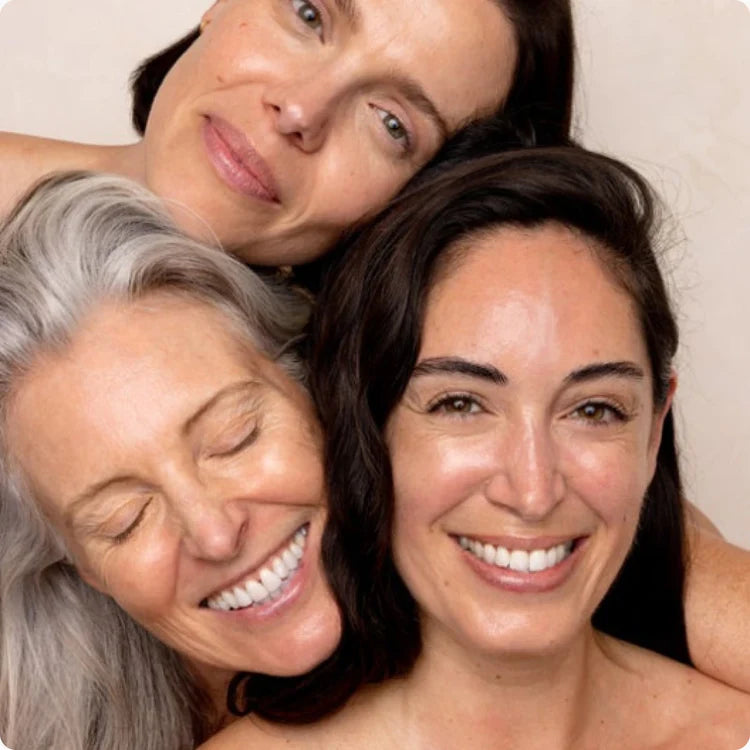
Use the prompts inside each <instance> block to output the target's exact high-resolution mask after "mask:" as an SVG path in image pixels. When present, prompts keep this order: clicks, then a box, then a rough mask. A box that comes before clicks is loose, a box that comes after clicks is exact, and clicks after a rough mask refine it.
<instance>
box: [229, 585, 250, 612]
mask: <svg viewBox="0 0 750 750" xmlns="http://www.w3.org/2000/svg"><path fill="white" fill-rule="evenodd" d="M234 596H235V598H236V599H237V606H238V607H249V606H250V605H251V604H252V603H253V600H252V597H251V596H250V594H248V593H247V591H246V590H245V589H243V588H240V587H239V586H237V588H236V589H235V590H234Z"/></svg>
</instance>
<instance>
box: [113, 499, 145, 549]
mask: <svg viewBox="0 0 750 750" xmlns="http://www.w3.org/2000/svg"><path fill="white" fill-rule="evenodd" d="M149 505H151V501H150V500H149V501H148V502H147V503H146V504H145V505H144V506H143V507H142V508H141V510H140V512H139V513H138V515H137V516H136V517H135V518H134V519H133V523H131V524H130V526H128V528H127V529H125V530H124V531H121V532H120V533H119V534H116V535H115V536H113V537H112V542H113V543H114V544H122V543H123V542H124V541H126V540H127V539H128V538H129V537H130V536H131V535H132V533H133V532H134V531H135V530H136V529H137V528H138V527H139V526H140V525H141V521H142V520H143V516H144V515H145V514H146V508H148V506H149Z"/></svg>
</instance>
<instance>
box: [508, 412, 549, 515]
mask: <svg viewBox="0 0 750 750" xmlns="http://www.w3.org/2000/svg"><path fill="white" fill-rule="evenodd" d="M502 451H503V453H504V454H505V457H504V459H503V460H502V468H501V473H502V474H503V475H504V485H505V486H506V492H504V493H503V495H502V503H503V504H504V505H508V506H512V507H513V508H514V509H515V510H516V512H518V513H519V514H520V515H521V516H523V517H525V518H529V519H534V518H542V517H544V516H545V515H546V514H548V513H549V512H550V510H551V509H552V508H553V507H554V506H555V505H556V504H557V503H558V502H559V501H560V499H561V498H562V494H563V491H564V482H563V478H562V475H561V473H560V469H559V465H558V451H557V448H556V445H555V442H554V438H553V435H552V431H551V429H550V425H549V423H548V420H547V419H546V418H545V417H544V415H542V414H531V413H527V414H523V415H521V416H520V417H519V418H518V423H517V426H516V429H513V430H510V431H509V433H508V434H507V435H506V437H505V439H504V440H503V441H502Z"/></svg>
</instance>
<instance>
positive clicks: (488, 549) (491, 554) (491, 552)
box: [482, 544, 495, 565]
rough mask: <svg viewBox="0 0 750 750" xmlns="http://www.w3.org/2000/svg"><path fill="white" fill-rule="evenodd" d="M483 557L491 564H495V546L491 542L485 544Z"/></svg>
mask: <svg viewBox="0 0 750 750" xmlns="http://www.w3.org/2000/svg"><path fill="white" fill-rule="evenodd" d="M482 559H483V560H484V561H485V562H486V563H489V564H490V565H494V564H495V548H494V547H493V546H492V545H491V544H485V545H484V549H483V550H482Z"/></svg>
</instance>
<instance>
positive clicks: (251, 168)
mask: <svg viewBox="0 0 750 750" xmlns="http://www.w3.org/2000/svg"><path fill="white" fill-rule="evenodd" d="M202 135H203V143H204V145H205V147H206V151H207V153H208V158H209V161H210V162H211V165H212V166H213V168H214V170H215V171H216V173H217V174H218V175H219V177H220V178H221V179H222V180H223V181H224V182H225V183H226V184H227V185H228V186H229V187H230V188H232V190H234V191H235V192H238V193H241V194H242V195H246V196H248V197H250V198H255V199H257V200H261V201H265V202H266V203H279V196H278V191H277V189H276V186H275V183H274V179H273V175H272V174H271V170H270V169H269V167H268V165H267V164H266V162H265V161H264V160H263V158H262V157H261V156H260V154H259V153H258V152H257V151H256V150H255V148H253V145H252V144H251V143H250V141H249V140H248V138H247V136H246V135H245V134H244V133H243V132H241V131H240V130H237V128H235V127H234V126H233V125H230V124H229V123H228V122H227V121H226V120H222V119H221V118H220V117H215V116H214V115H206V116H205V118H204V123H203V128H202Z"/></svg>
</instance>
